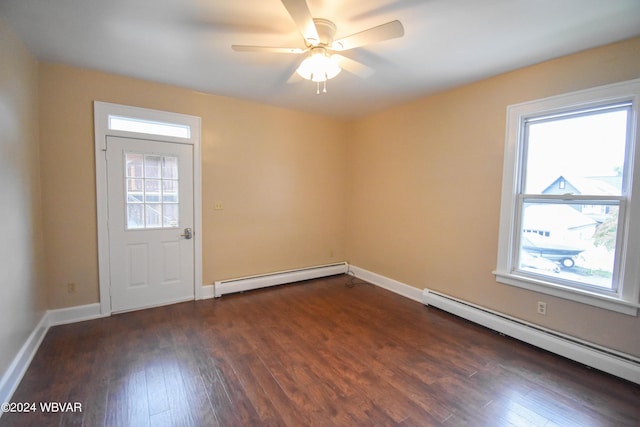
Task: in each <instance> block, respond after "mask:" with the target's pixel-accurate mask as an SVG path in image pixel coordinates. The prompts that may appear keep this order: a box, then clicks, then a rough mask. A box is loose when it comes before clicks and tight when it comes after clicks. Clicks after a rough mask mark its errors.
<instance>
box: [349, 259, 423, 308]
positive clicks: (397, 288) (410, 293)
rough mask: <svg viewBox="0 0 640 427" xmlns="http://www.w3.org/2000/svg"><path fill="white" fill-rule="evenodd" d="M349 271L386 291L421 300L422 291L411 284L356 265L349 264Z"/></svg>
mask: <svg viewBox="0 0 640 427" xmlns="http://www.w3.org/2000/svg"><path fill="white" fill-rule="evenodd" d="M349 271H350V272H351V273H353V275H354V276H356V277H357V278H359V279H362V280H364V281H366V282H369V283H371V284H374V285H376V286H379V287H381V288H384V289H386V290H388V291H391V292H394V293H396V294H398V295H401V296H403V297H405V298H409V299H412V300H414V301H417V302H422V291H421V290H420V289H418V288H414V287H413V286H409V285H407V284H404V283H402V282H398V281H397V280H393V279H390V278H388V277H385V276H382V275H380V274H377V273H373V272H371V271H368V270H365V269H364V268H360V267H356V266H355V265H350V266H349Z"/></svg>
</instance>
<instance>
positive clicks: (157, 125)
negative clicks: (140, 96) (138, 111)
mask: <svg viewBox="0 0 640 427" xmlns="http://www.w3.org/2000/svg"><path fill="white" fill-rule="evenodd" d="M108 126H109V130H119V131H126V132H136V133H146V134H149V135H161V136H173V137H176V138H186V139H188V138H190V137H191V126H189V125H182V124H177V123H165V122H157V121H153V120H143V119H138V118H135V117H124V116H115V115H111V114H110V115H109V120H108Z"/></svg>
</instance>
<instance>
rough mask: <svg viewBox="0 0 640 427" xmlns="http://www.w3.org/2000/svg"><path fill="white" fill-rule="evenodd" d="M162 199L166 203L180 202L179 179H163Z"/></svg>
mask: <svg viewBox="0 0 640 427" xmlns="http://www.w3.org/2000/svg"><path fill="white" fill-rule="evenodd" d="M162 201H163V202H165V203H177V202H178V181H162Z"/></svg>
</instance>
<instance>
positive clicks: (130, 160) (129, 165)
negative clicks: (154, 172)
mask: <svg viewBox="0 0 640 427" xmlns="http://www.w3.org/2000/svg"><path fill="white" fill-rule="evenodd" d="M143 158H144V156H143V155H142V154H139V153H127V154H126V155H125V163H126V176H127V177H131V178H142V177H143V176H144V175H143V174H142V166H143Z"/></svg>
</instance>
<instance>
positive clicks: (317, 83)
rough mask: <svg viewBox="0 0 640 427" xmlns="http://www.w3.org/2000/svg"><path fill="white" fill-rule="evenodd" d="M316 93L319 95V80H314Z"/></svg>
mask: <svg viewBox="0 0 640 427" xmlns="http://www.w3.org/2000/svg"><path fill="white" fill-rule="evenodd" d="M316 95H320V82H316Z"/></svg>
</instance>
